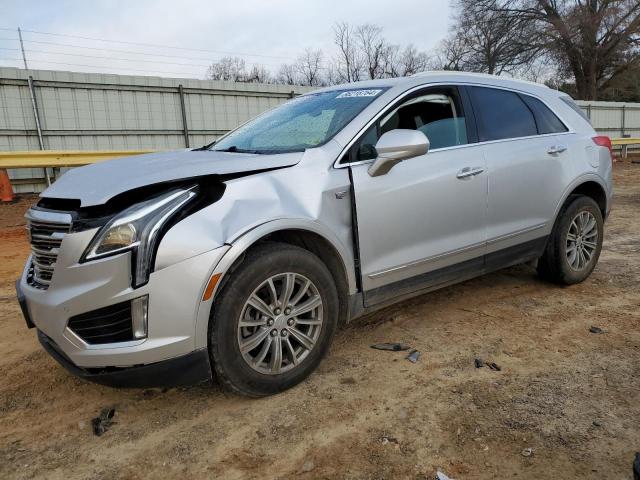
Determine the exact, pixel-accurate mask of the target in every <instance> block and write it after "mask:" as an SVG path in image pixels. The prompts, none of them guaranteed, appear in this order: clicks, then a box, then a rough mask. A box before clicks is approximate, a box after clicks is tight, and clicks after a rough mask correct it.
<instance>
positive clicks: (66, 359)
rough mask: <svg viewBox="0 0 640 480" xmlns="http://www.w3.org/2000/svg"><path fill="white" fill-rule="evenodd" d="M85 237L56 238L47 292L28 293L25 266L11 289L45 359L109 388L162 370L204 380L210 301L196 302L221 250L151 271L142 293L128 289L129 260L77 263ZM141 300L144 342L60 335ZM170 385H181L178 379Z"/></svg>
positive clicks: (34, 290)
mask: <svg viewBox="0 0 640 480" xmlns="http://www.w3.org/2000/svg"><path fill="white" fill-rule="evenodd" d="M91 237H92V233H91V232H79V233H73V234H67V235H66V236H65V237H64V239H63V242H62V245H61V248H60V255H59V256H58V260H57V263H56V269H55V274H54V276H53V278H52V281H51V285H50V286H49V289H48V290H42V289H38V288H35V287H33V286H31V285H29V283H28V282H27V275H28V266H29V264H27V267H26V268H25V271H24V272H23V275H22V277H21V279H20V281H19V282H18V284H17V285H16V289H17V292H18V298H19V300H20V304H21V307H22V310H23V313H24V315H25V319H26V320H27V324H28V326H35V327H36V328H37V329H38V331H39V336H40V338H41V340H42V339H43V338H45V339H48V340H47V341H46V342H45V343H46V344H45V343H43V345H44V346H45V348H47V346H49V347H50V348H47V351H48V352H49V353H51V354H52V356H54V357H55V358H56V359H57V360H58V361H59V362H60V363H61V364H62V365H63V366H65V367H66V368H67V369H68V370H69V371H71V372H72V373H74V374H76V375H79V376H81V377H84V378H87V379H90V380H94V381H99V382H100V383H107V384H117V383H120V380H121V379H123V378H125V379H126V378H131V377H133V378H136V379H137V380H136V381H129V380H124V382H123V383H124V384H129V385H133V384H139V385H143V384H144V383H145V382H142V381H138V380H143V377H145V376H150V377H153V376H155V373H154V372H163V371H165V370H166V369H167V368H169V366H170V367H171V368H170V370H173V369H174V368H178V369H186V368H189V369H191V368H194V372H193V376H194V379H195V380H197V381H199V380H200V379H203V378H207V377H209V376H210V373H208V374H207V375H204V374H202V371H203V369H204V368H203V367H202V365H203V361H202V359H205V360H206V362H204V363H206V366H207V369H209V366H208V358H207V356H206V355H205V354H206V346H207V338H206V337H207V323H208V317H209V310H210V307H211V301H208V302H203V301H202V295H203V292H204V289H205V287H206V284H207V282H208V280H209V278H210V276H211V274H212V272H213V269H214V268H215V266H216V265H217V264H218V262H219V261H220V259H221V258H222V256H223V255H224V253H225V252H226V251H227V250H228V246H223V247H220V248H217V249H214V250H210V251H208V252H205V253H202V254H200V255H196V256H193V257H190V258H187V259H186V260H183V261H180V262H177V263H175V264H173V265H169V266H166V267H164V268H161V269H160V270H156V271H154V272H153V273H152V274H151V276H150V278H149V282H148V283H147V284H146V285H144V286H142V287H140V288H136V289H133V288H131V258H130V254H129V253H124V254H120V255H117V256H113V257H108V258H104V259H101V260H95V261H91V262H85V263H80V262H79V256H80V254H81V253H82V251H84V248H85V247H86V244H87V242H88V240H90V238H91ZM143 295H148V296H149V307H148V334H147V338H145V339H142V340H132V341H126V342H117V343H108V344H88V343H86V342H84V341H83V340H82V338H80V337H79V336H78V335H76V334H75V333H74V332H73V330H71V329H70V328H68V321H69V319H70V318H71V317H74V316H76V315H80V314H83V313H86V312H91V311H93V310H97V309H100V308H102V307H107V306H110V305H114V304H118V303H121V302H127V301H130V300H132V299H134V298H137V297H140V296H143ZM53 346H55V348H54V347H53ZM53 352H57V354H54V353H53ZM196 360H197V361H196ZM165 362H169V363H167V364H165ZM176 365H177V367H175V366H176ZM194 365H198V366H197V367H195V366H194ZM107 373H108V375H107ZM183 373H185V375H181V377H185V378H188V377H189V372H183ZM105 375H106V376H105ZM161 377H162V374H160V377H159V378H160V380H161ZM102 379H105V380H102ZM147 383H154V382H153V381H150V382H147ZM170 383H175V382H173V381H172V380H170V379H168V378H167V381H160V384H162V385H167V384H170ZM177 383H179V384H180V383H184V381H183V380H180V379H178V381H177Z"/></svg>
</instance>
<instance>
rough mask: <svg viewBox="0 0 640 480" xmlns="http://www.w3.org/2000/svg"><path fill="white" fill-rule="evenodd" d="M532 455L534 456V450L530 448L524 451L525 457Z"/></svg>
mask: <svg viewBox="0 0 640 480" xmlns="http://www.w3.org/2000/svg"><path fill="white" fill-rule="evenodd" d="M531 455H533V448H531V447H529V448H525V449H524V450H522V456H523V457H530V456H531Z"/></svg>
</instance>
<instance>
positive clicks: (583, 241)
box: [538, 195, 604, 285]
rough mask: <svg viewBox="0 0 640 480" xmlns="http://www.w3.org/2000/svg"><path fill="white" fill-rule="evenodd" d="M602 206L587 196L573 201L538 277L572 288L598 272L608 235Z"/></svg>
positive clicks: (554, 233) (555, 231) (557, 226)
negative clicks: (604, 224)
mask: <svg viewBox="0 0 640 480" xmlns="http://www.w3.org/2000/svg"><path fill="white" fill-rule="evenodd" d="M603 223H604V222H603V219H602V213H601V212H600V208H599V207H598V204H597V203H596V202H595V201H594V200H593V199H592V198H589V197H586V196H582V195H580V196H574V197H570V198H569V200H568V201H567V203H566V204H565V206H564V207H563V209H562V210H561V211H560V214H559V215H558V218H557V220H556V223H555V225H554V227H553V231H552V232H551V235H550V237H549V242H548V244H547V247H546V249H545V252H544V254H543V255H542V257H540V259H539V260H538V274H539V275H540V276H541V277H542V278H544V279H546V280H549V281H552V282H555V283H560V284H565V285H572V284H575V283H580V282H582V281H584V280H585V279H586V278H587V277H588V276H589V275H591V272H592V271H593V269H594V268H595V266H596V264H597V263H598V258H599V257H600V251H601V250H602V239H603V233H604V227H603Z"/></svg>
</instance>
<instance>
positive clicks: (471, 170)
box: [456, 167, 484, 179]
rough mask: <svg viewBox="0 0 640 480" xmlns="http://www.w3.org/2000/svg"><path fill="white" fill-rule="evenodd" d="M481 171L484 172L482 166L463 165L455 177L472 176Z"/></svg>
mask: <svg viewBox="0 0 640 480" xmlns="http://www.w3.org/2000/svg"><path fill="white" fill-rule="evenodd" d="M482 172H484V168H482V167H464V168H463V169H462V170H460V171H459V172H458V174H457V175H456V178H459V179H463V178H469V177H474V176H476V175H479V174H481V173H482Z"/></svg>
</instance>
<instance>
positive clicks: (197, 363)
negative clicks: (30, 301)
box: [38, 331, 211, 388]
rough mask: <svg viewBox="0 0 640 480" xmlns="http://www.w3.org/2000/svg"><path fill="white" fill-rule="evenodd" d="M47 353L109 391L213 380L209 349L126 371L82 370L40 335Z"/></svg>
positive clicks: (125, 369) (115, 369)
mask: <svg viewBox="0 0 640 480" xmlns="http://www.w3.org/2000/svg"><path fill="white" fill-rule="evenodd" d="M38 340H39V341H40V344H41V345H42V346H43V347H44V349H45V350H46V351H47V352H48V353H49V355H51V356H52V357H53V358H54V359H55V360H56V361H57V362H58V363H59V364H60V365H62V366H63V367H64V368H66V369H67V370H68V371H69V372H70V373H71V374H73V375H75V376H77V377H80V378H83V379H85V380H90V381H92V382H95V383H99V384H101V385H107V386H109V387H123V388H153V387H181V386H187V385H196V384H198V383H202V382H206V381H209V380H211V368H210V366H209V355H208V353H207V350H206V349H202V350H196V351H194V352H191V353H188V354H186V355H182V356H179V357H176V358H172V359H169V360H163V361H161V362H156V363H150V364H148V365H135V366H131V367H125V368H116V367H111V368H81V367H78V366H77V365H76V364H74V363H73V362H72V361H71V360H70V359H69V358H68V357H67V356H66V355H65V354H64V352H63V351H62V350H61V349H60V347H58V345H56V343H55V342H54V341H53V340H51V339H50V338H49V337H47V336H46V335H45V334H44V333H42V332H40V331H38Z"/></svg>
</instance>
